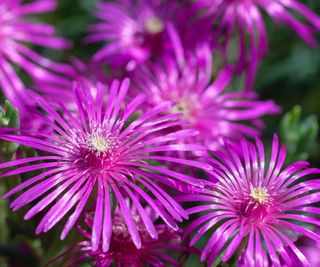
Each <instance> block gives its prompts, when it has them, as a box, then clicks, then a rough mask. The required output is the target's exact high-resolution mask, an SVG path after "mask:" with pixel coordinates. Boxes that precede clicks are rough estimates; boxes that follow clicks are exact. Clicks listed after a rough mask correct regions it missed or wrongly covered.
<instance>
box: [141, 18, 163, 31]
mask: <svg viewBox="0 0 320 267" xmlns="http://www.w3.org/2000/svg"><path fill="white" fill-rule="evenodd" d="M145 28H146V30H147V32H148V33H151V34H157V33H160V32H162V31H163V29H164V25H163V22H162V21H161V20H160V19H159V18H157V17H150V18H149V19H147V21H146V22H145Z"/></svg>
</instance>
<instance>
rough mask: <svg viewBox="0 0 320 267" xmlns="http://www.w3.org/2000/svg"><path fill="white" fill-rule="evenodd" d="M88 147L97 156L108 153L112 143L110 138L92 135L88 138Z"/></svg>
mask: <svg viewBox="0 0 320 267" xmlns="http://www.w3.org/2000/svg"><path fill="white" fill-rule="evenodd" d="M87 141H88V146H89V148H90V150H91V151H94V152H96V153H97V154H104V153H107V152H108V150H109V149H110V142H109V140H108V138H106V137H104V136H102V135H101V134H92V135H90V136H89V137H88V140H87Z"/></svg>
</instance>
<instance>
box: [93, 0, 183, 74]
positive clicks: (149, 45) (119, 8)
mask: <svg viewBox="0 0 320 267" xmlns="http://www.w3.org/2000/svg"><path fill="white" fill-rule="evenodd" d="M177 10H178V9H177V6H176V4H174V3H172V2H171V1H161V0H137V1H128V0H118V1H116V2H114V3H110V2H105V1H102V0H100V1H99V2H98V6H97V12H96V16H97V18H99V19H100V20H102V21H101V22H99V23H97V24H95V25H93V26H91V30H92V31H93V33H92V34H91V35H89V36H88V37H87V41H89V42H96V41H105V42H107V44H105V46H104V47H103V48H102V49H100V50H99V51H98V52H97V53H96V55H95V56H94V59H95V60H96V61H99V62H101V61H102V62H104V61H107V62H111V63H114V64H115V65H121V64H123V63H127V68H128V69H132V68H134V67H135V65H136V64H137V63H139V62H142V61H145V60H146V59H148V58H149V57H151V56H154V55H157V54H159V53H161V52H162V50H163V49H164V48H165V45H166V42H165V40H166V39H165V31H166V24H167V22H168V21H172V20H173V17H174V14H175V13H176V12H177Z"/></svg>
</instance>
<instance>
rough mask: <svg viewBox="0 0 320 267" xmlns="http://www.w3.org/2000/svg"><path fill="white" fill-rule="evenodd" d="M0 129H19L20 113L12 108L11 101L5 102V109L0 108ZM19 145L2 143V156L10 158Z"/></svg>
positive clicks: (0, 150) (0, 143)
mask: <svg viewBox="0 0 320 267" xmlns="http://www.w3.org/2000/svg"><path fill="white" fill-rule="evenodd" d="M0 127H1V128H19V127H20V120H19V111H18V110H17V109H15V108H14V107H12V105H11V104H10V103H9V101H5V108H4V109H3V108H1V106H0ZM18 146H19V145H18V144H15V143H10V142H5V141H0V155H3V156H4V157H8V156H10V155H12V154H13V153H14V152H15V151H16V150H17V148H18Z"/></svg>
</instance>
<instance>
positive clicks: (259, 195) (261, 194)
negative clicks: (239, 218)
mask: <svg viewBox="0 0 320 267" xmlns="http://www.w3.org/2000/svg"><path fill="white" fill-rule="evenodd" d="M250 197H251V199H252V200H253V201H255V202H258V203H259V204H265V203H267V201H268V198H269V194H268V190H267V188H265V187H257V188H255V187H252V188H251V190H250Z"/></svg>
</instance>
